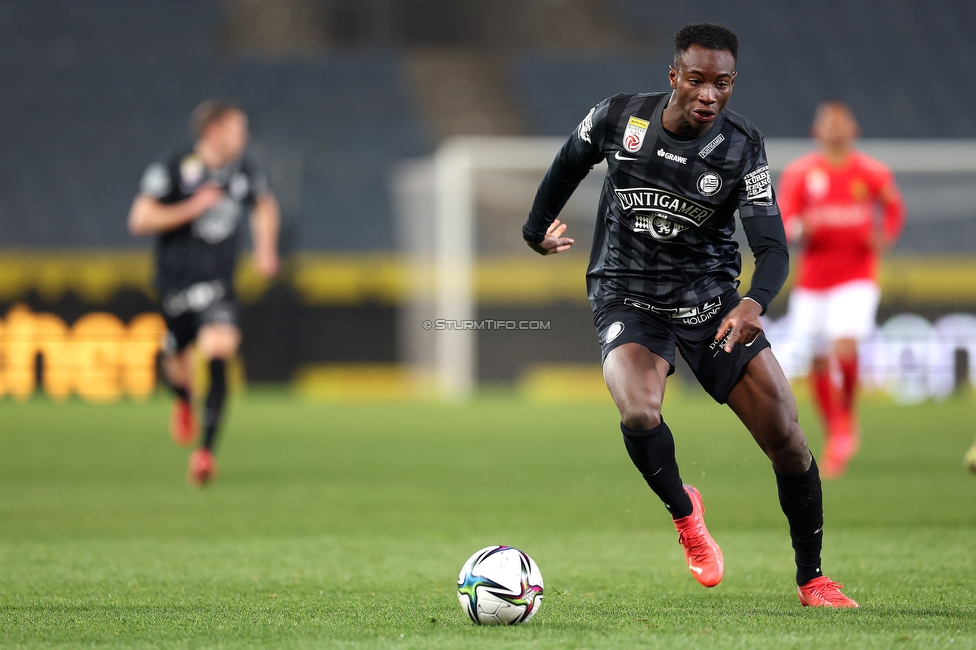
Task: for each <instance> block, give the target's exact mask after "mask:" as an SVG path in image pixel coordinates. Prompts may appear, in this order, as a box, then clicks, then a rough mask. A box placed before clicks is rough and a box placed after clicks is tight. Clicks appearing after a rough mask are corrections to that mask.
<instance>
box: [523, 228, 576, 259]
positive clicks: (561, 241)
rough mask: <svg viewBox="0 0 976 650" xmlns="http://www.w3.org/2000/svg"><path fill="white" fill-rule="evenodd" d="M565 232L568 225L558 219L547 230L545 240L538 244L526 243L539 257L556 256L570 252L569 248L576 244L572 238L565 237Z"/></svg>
mask: <svg viewBox="0 0 976 650" xmlns="http://www.w3.org/2000/svg"><path fill="white" fill-rule="evenodd" d="M564 232H566V224H564V223H562V222H560V221H559V219H556V220H555V221H553V222H552V224H551V225H550V226H549V228H548V229H547V230H546V238H545V239H543V240H542V241H541V242H539V243H538V244H535V243H532V242H530V241H526V242H525V243H526V244H528V245H529V247H530V248H531V249H532V250H534V251H535V252H536V253H538V254H539V255H555V254H556V253H562V252H563V251H568V250H569V247H570V246H572V245H573V244H575V243H576V242H575V241H573V239H571V238H570V237H563V233H564Z"/></svg>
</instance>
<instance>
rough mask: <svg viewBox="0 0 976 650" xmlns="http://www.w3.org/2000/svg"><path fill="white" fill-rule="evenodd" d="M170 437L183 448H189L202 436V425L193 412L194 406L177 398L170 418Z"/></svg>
mask: <svg viewBox="0 0 976 650" xmlns="http://www.w3.org/2000/svg"><path fill="white" fill-rule="evenodd" d="M169 435H170V436H172V438H173V442H175V443H176V444H178V445H180V446H181V447H189V446H190V445H192V444H193V442H194V441H195V440H196V439H197V438H198V437H199V435H200V423H199V422H198V421H197V416H196V414H194V412H193V406H192V405H191V404H190V403H189V402H188V401H186V400H184V399H180V398H179V397H177V398H176V401H175V402H173V410H172V411H171V412H170V416H169Z"/></svg>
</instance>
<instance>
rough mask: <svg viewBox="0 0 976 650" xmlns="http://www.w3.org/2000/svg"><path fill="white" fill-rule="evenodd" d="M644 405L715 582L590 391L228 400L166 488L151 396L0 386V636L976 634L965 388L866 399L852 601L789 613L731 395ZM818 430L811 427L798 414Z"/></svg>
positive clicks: (177, 457) (840, 494) (630, 641)
mask: <svg viewBox="0 0 976 650" xmlns="http://www.w3.org/2000/svg"><path fill="white" fill-rule="evenodd" d="M669 400H670V401H669V402H668V403H667V404H666V409H665V417H666V418H667V419H668V422H669V423H670V425H671V427H672V429H673V430H674V431H675V436H676V439H677V445H678V456H679V461H680V462H681V466H682V470H683V478H684V479H685V481H686V482H688V483H693V484H695V485H696V486H698V487H699V488H700V489H701V491H702V494H703V496H704V499H705V506H706V508H707V515H706V517H707V521H708V523H709V528H710V529H711V532H712V534H713V535H714V536H715V538H716V540H717V541H718V542H719V544H721V546H722V549H723V551H724V553H725V559H726V575H725V580H724V581H723V582H722V584H721V585H719V586H718V587H716V588H714V589H704V588H702V587H700V586H699V585H698V584H697V583H696V582H695V581H694V580H693V578H692V577H691V575H690V574H689V573H688V571H687V570H686V569H685V568H684V564H683V557H682V553H681V548H680V546H679V545H678V544H677V540H676V534H675V533H674V530H673V528H672V526H671V525H670V523H669V519H668V516H667V514H666V512H665V511H664V509H663V507H662V506H661V505H660V503H659V502H658V501H657V500H656V498H654V496H653V494H652V493H651V492H650V491H649V490H648V489H647V488H646V486H645V485H644V483H643V481H642V479H641V478H640V476H639V475H638V474H637V473H636V472H635V471H634V470H633V468H632V467H631V465H630V461H629V459H628V458H627V454H626V452H625V450H624V448H623V444H622V442H621V439H620V433H619V429H618V428H617V422H618V419H617V417H616V412H615V410H614V409H613V406H612V405H611V404H610V403H609V399H608V400H607V402H606V403H605V404H596V405H593V404H590V405H586V404H539V403H532V402H529V401H525V400H520V399H519V398H517V397H515V396H513V395H505V394H496V395H492V394H487V395H484V396H482V397H480V398H478V399H477V400H475V401H473V402H472V403H470V404H468V405H466V406H443V405H436V404H402V405H395V404H391V405H375V404H370V405H312V404H308V403H305V402H302V401H300V400H298V399H297V398H293V397H290V396H289V395H288V394H286V393H281V392H270V391H267V392H262V391H252V392H251V393H249V394H248V395H246V396H242V397H239V398H237V399H235V401H234V402H233V404H232V408H231V410H230V414H229V417H228V420H227V423H226V424H227V426H226V431H225V436H224V439H223V445H222V447H221V449H220V450H219V451H220V454H219V457H220V462H221V469H222V474H221V477H220V479H219V480H218V481H217V483H216V484H214V485H213V486H211V487H209V488H207V489H204V490H201V491H198V490H194V489H192V488H190V487H188V486H187V485H186V484H185V482H184V477H183V472H184V468H185V462H186V456H187V451H186V450H184V449H180V448H178V447H176V446H174V445H173V444H172V443H171V442H170V441H169V437H168V434H167V433H166V418H167V414H168V402H167V401H166V400H164V399H161V398H160V399H156V400H153V401H151V402H149V403H148V404H134V403H122V404H119V405H116V406H110V407H98V406H89V405H85V404H82V403H80V402H69V403H67V404H64V405H55V404H52V403H50V402H48V401H46V400H44V399H36V400H34V401H31V402H29V403H27V404H16V403H14V402H12V401H10V400H9V399H8V400H3V401H0V647H3V648H17V647H35V646H50V645H55V646H69V647H92V646H124V647H190V648H194V647H244V646H258V647H282V648H298V647H340V648H372V647H381V648H385V647H403V648H463V647H492V648H520V647H527V646H532V647H540V648H541V647H557V648H633V647H662V648H669V649H673V648H686V647H687V648H919V647H970V648H972V647H976V476H972V475H970V474H968V473H967V472H966V471H965V470H964V469H963V467H962V462H961V461H962V454H963V452H964V451H965V449H966V448H967V447H968V445H969V444H970V443H971V442H972V439H973V435H974V433H976V405H974V404H973V402H972V401H969V400H958V401H950V402H948V403H945V404H938V405H937V404H931V403H930V404H923V405H920V406H915V407H896V406H893V405H890V404H887V403H883V402H882V401H880V400H878V401H869V402H868V403H866V404H865V405H864V409H863V422H864V445H863V449H862V452H861V454H860V455H859V456H858V457H857V458H856V459H855V461H854V462H853V463H852V466H851V468H850V472H849V474H848V476H846V477H845V478H843V479H842V480H840V481H835V482H831V483H827V484H825V506H826V515H827V520H826V528H825V533H826V537H825V542H826V547H825V550H824V569H825V572H826V573H827V575H829V576H831V577H832V578H834V579H835V580H838V581H840V582H843V583H844V584H845V585H846V589H845V591H846V593H848V594H850V595H852V596H853V597H854V598H855V599H857V600H858V601H859V602H860V603H861V608H860V609H859V610H854V611H823V610H812V609H806V608H802V607H800V605H799V603H798V602H797V598H796V587H795V585H794V582H793V565H792V550H791V549H790V546H789V537H788V534H787V527H786V522H785V520H784V518H783V516H782V514H781V512H780V511H779V507H778V504H777V501H776V489H775V482H774V479H773V475H772V471H771V469H770V467H769V464H768V462H767V461H766V460H765V458H764V457H763V456H762V455H761V454H760V452H759V451H758V449H757V448H756V446H755V444H754V443H753V442H752V441H751V439H750V438H749V436H748V434H747V433H746V432H745V431H744V430H743V429H742V427H741V426H740V425H739V424H738V422H737V421H736V420H735V418H734V416H733V415H732V414H731V413H730V412H729V411H728V410H727V409H725V408H723V407H720V406H717V405H715V404H713V403H712V402H711V401H710V400H708V398H707V397H704V396H699V395H698V394H697V393H695V394H692V393H690V392H688V391H686V392H684V393H682V391H680V390H679V391H676V392H675V394H674V395H671V396H669ZM801 422H803V423H805V426H806V429H807V430H808V434H809V437H810V439H811V444H812V446H813V448H814V449H816V450H819V447H820V439H819V433H818V430H817V427H816V424H815V421H814V417H813V415H812V413H811V411H810V409H809V407H808V406H807V405H805V404H802V403H801ZM489 544H509V545H514V546H518V547H519V548H521V549H523V550H525V551H526V552H528V553H529V554H530V555H532V556H533V558H535V560H536V561H537V562H538V563H539V566H540V567H541V569H542V573H543V575H544V576H545V581H546V583H545V586H546V591H545V599H544V602H543V605H542V609H541V611H540V612H539V614H538V615H537V616H536V617H535V618H534V619H533V620H532V621H530V622H529V623H528V624H526V625H523V626H519V627H514V628H480V627H477V626H475V625H473V624H472V623H470V622H469V621H468V620H467V619H466V618H465V617H464V616H463V614H462V612H461V609H460V607H459V606H458V603H457V597H456V590H455V580H456V578H457V572H458V570H459V569H460V567H461V564H462V563H463V562H464V560H465V559H466V558H467V557H468V556H469V555H470V554H471V553H472V552H474V551H475V550H477V549H478V548H481V547H483V546H486V545H489Z"/></svg>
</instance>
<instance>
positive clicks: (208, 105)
mask: <svg viewBox="0 0 976 650" xmlns="http://www.w3.org/2000/svg"><path fill="white" fill-rule="evenodd" d="M233 112H237V113H243V112H244V111H242V110H241V107H240V106H238V105H237V104H235V103H234V102H232V101H228V100H226V99H208V100H207V101H205V102H202V103H201V104H200V105H199V106H197V107H196V108H195V109H193V114H192V115H191V116H190V130H191V131H192V132H193V135H195V136H196V137H197V138H199V137H201V136H202V135H203V132H204V131H206V130H207V127H208V126H210V125H211V124H213V123H214V122H219V121H220V120H222V119H223V118H224V116H225V115H227V114H228V113H233Z"/></svg>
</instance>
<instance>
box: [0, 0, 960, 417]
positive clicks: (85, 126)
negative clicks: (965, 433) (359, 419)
mask: <svg viewBox="0 0 976 650" xmlns="http://www.w3.org/2000/svg"><path fill="white" fill-rule="evenodd" d="M705 18H707V19H709V20H714V21H718V22H723V23H725V24H727V25H729V26H730V27H732V28H733V29H734V30H735V31H736V32H737V33H738V34H739V37H740V39H741V41H742V48H741V52H740V61H739V68H740V70H741V74H740V78H739V80H738V82H737V85H736V92H735V95H734V98H733V100H732V104H731V106H732V107H733V108H734V109H736V110H738V111H740V112H742V113H743V114H745V115H747V116H748V117H749V118H750V119H752V120H753V121H754V122H755V123H756V124H758V125H759V126H760V128H761V129H762V130H763V131H764V133H765V134H766V136H767V137H768V138H798V137H804V136H806V135H807V133H808V130H809V123H810V120H811V117H812V112H813V108H814V106H815V104H816V103H817V102H818V101H819V100H821V99H823V98H826V97H839V98H843V99H845V100H847V101H848V102H850V104H851V105H852V106H853V108H854V110H855V111H856V112H857V114H858V116H859V117H860V120H861V125H862V130H863V135H864V136H865V137H867V138H943V139H970V138H976V108H974V107H976V88H974V87H973V86H972V85H971V84H965V83H960V79H959V76H958V71H959V70H969V69H972V68H973V67H974V66H976V45H974V42H973V40H972V38H971V37H970V34H969V26H972V25H974V24H976V7H974V6H973V4H972V3H970V2H966V1H965V0H946V1H943V2H935V3H926V4H925V5H924V7H923V6H922V5H919V4H918V3H912V2H880V1H877V0H872V1H870V2H859V3H850V2H841V1H840V0H826V1H825V2H818V3H797V4H794V3H782V4H775V3H773V4H771V3H765V2H759V1H758V0H748V1H746V2H739V3H723V2H717V1H713V0H706V1H704V2H700V3H696V5H695V7H694V8H693V9H691V8H688V7H686V6H685V5H680V4H678V3H659V2H641V1H638V0H614V1H612V2H600V1H597V0H521V1H520V0H504V1H498V2H490V3H484V2H463V1H450V0H330V1H326V0H322V1H318V2H316V1H314V0H223V1H218V0H194V1H189V0H180V1H175V0H174V1H170V2H150V1H148V0H101V1H100V2H99V3H97V5H93V4H92V3H88V2H82V1H80V0H79V1H68V0H58V1H55V2H44V3H36V2H28V1H26V0H0V53H2V54H0V83H2V87H3V88H4V90H5V93H4V97H5V99H4V104H5V106H4V109H3V111H2V112H0V142H2V146H0V318H2V323H0V343H3V345H4V346H5V359H6V361H5V366H4V367H3V368H2V370H3V372H2V373H0V390H2V391H3V392H9V393H13V394H16V395H19V396H26V395H27V394H29V392H30V391H31V390H32V387H33V383H34V381H35V379H38V378H40V379H43V380H46V381H47V383H48V384H52V382H53V385H54V388H50V387H49V390H48V392H52V390H53V391H54V392H57V391H58V388H57V386H56V384H57V382H58V378H57V376H56V373H57V368H58V367H64V366H65V365H66V364H68V365H70V364H75V365H77V366H78V367H81V366H85V365H86V364H88V365H89V366H90V365H92V364H95V365H98V364H102V366H104V365H105V364H106V363H109V365H111V366H112V368H110V369H109V370H106V369H105V367H102V368H101V370H98V369H96V370H97V372H96V370H92V373H94V374H91V373H90V374H89V375H86V376H85V379H84V380H79V379H78V378H77V377H76V378H75V379H74V380H72V381H73V382H74V383H76V384H77V385H79V386H84V385H88V386H89V387H91V386H96V389H91V390H93V391H94V393H99V392H101V393H104V394H105V395H108V396H109V397H110V398H114V396H116V395H117V394H118V393H122V392H125V391H126V390H129V389H131V390H130V392H134V393H139V392H143V393H145V392H146V391H147V390H149V389H150V387H151V372H152V369H151V368H150V367H147V365H146V363H147V362H146V361H145V359H146V354H147V350H149V352H151V349H149V348H147V347H146V345H145V341H146V340H147V337H150V338H151V337H153V336H155V334H153V331H154V330H153V324H152V323H151V322H147V321H141V325H140V326H139V327H141V328H142V329H139V327H135V326H133V327H130V323H131V322H132V319H133V318H135V317H137V316H138V315H140V314H144V313H147V312H151V311H153V309H154V296H153V292H152V289H151V285H150V269H151V261H150V253H149V246H150V242H149V240H148V239H137V238H134V237H131V236H130V235H128V233H127V232H126V229H125V227H124V222H125V215H126V213H127V210H128V207H129V204H130V202H131V200H132V197H133V194H134V192H135V191H136V188H137V185H138V180H139V177H140V175H141V173H142V171H143V170H144V168H145V167H146V165H147V164H148V163H149V162H150V161H152V160H154V159H156V158H157V157H159V156H161V155H162V154H164V153H165V152H167V151H168V150H170V149H172V148H174V147H176V146H177V145H179V144H182V143H185V142H188V141H189V139H190V136H189V133H188V130H187V117H188V115H189V113H190V111H191V110H192V108H193V107H194V106H195V105H196V104H197V103H198V102H199V101H200V100H201V99H203V98H207V97H212V96H217V97H227V98H232V99H235V100H237V101H238V102H240V104H241V105H242V106H243V108H244V109H245V110H246V111H247V112H248V114H249V116H250V118H251V130H252V135H253V141H252V146H251V154H252V156H253V157H254V158H255V159H256V160H257V161H258V162H260V163H261V164H262V165H263V166H264V167H265V168H266V169H267V171H268V172H269V175H270V177H271V181H272V184H273V187H274V190H275V192H276V194H277V196H278V198H279V201H280V203H281V206H282V212H283V229H282V238H281V251H282V253H283V255H284V256H285V260H286V263H285V267H284V272H283V273H282V275H281V277H280V278H279V279H278V280H277V281H275V282H274V283H273V284H265V283H263V282H262V281H260V280H259V279H258V278H257V277H256V276H255V275H253V274H252V273H249V269H248V267H247V265H246V264H242V265H241V272H240V278H239V280H240V281H239V292H240V296H241V299H242V302H243V304H244V320H243V324H244V331H245V338H244V345H243V358H244V360H245V363H246V376H247V378H248V380H249V381H251V382H278V383H291V384H293V385H295V384H297V385H299V386H304V387H306V388H308V387H309V386H311V391H312V392H313V393H315V394H317V395H321V396H325V397H329V396H336V395H338V396H341V395H350V394H351V395H354V396H356V395H359V396H363V395H366V396H368V395H371V394H389V393H390V392H391V391H392V392H394V393H395V392H396V391H397V386H398V384H397V378H398V377H399V374H398V372H399V371H398V369H399V368H401V367H402V364H403V362H404V361H405V359H406V356H407V353H406V351H405V349H404V343H403V336H402V330H403V327H404V326H406V327H411V326H412V327H420V324H419V323H411V322H408V323H406V324H404V323H403V319H404V314H405V313H406V310H405V309H404V305H405V302H406V300H407V295H408V293H409V290H410V287H409V286H407V279H406V278H407V274H406V273H405V271H404V259H403V255H402V242H401V239H402V235H403V233H401V232H398V229H399V228H400V226H399V225H398V222H397V218H396V211H397V203H396V201H395V196H394V194H395V192H394V188H393V186H394V179H395V177H396V175H397V173H398V170H400V169H402V168H403V165H404V164H406V163H407V162H408V161H411V160H414V159H417V158H421V157H425V156H429V155H430V154H432V153H433V152H434V151H435V150H436V148H437V147H438V145H439V144H440V143H441V142H443V141H444V140H445V139H446V138H449V137H450V136H456V135H547V136H563V135H565V134H567V133H569V131H570V130H571V129H572V128H574V127H575V126H576V124H577V123H578V122H579V120H580V118H581V117H582V115H584V114H585V111H586V110H587V108H588V107H589V106H591V105H592V104H594V103H595V102H597V101H599V100H600V99H602V98H603V97H605V96H608V95H610V94H613V93H615V92H620V91H640V90H655V89H660V88H662V87H663V86H664V83H665V75H666V71H667V64H668V62H669V59H670V55H671V34H673V32H674V30H675V29H676V28H677V27H678V26H680V25H681V24H683V23H685V22H687V21H689V20H695V19H705ZM909 180H910V179H909ZM967 182H969V185H964V186H963V187H962V188H959V187H956V188H955V190H956V191H957V192H962V193H963V196H970V197H973V198H974V199H976V186H974V185H973V184H972V179H970V180H969V181H967ZM966 192H968V193H969V194H968V195H966V194H965V193H966ZM967 205H968V208H971V209H967V210H963V211H962V212H961V213H960V212H959V211H958V210H957V211H956V213H954V214H951V215H946V216H945V218H944V219H942V220H939V219H935V220H933V219H931V218H929V219H926V220H924V221H921V222H920V221H918V220H917V219H913V214H912V212H911V202H910V204H909V208H910V212H909V215H908V225H907V227H906V230H905V234H904V236H903V238H902V240H901V241H900V242H899V244H898V246H897V247H896V249H895V251H894V254H893V255H892V257H891V258H889V259H888V260H887V262H886V266H885V286H884V290H885V293H884V301H883V304H882V308H881V319H882V320H884V319H885V318H887V317H889V316H891V315H892V314H895V313H900V312H913V313H916V314H920V315H922V316H924V317H926V318H928V319H929V320H935V319H936V318H938V317H940V316H943V315H945V314H948V313H954V312H974V311H976V265H974V264H973V263H972V262H971V259H972V255H973V253H974V252H976V207H973V206H976V200H970V201H969V202H968V204H967ZM527 208H528V206H527V205H525V206H524V210H527ZM524 210H523V211H522V212H520V213H516V214H513V215H512V218H511V222H510V223H506V224H501V225H499V226H498V227H499V228H508V229H510V230H511V231H512V232H513V233H517V232H518V228H519V226H520V224H521V221H522V218H523V216H524ZM577 234H578V235H582V236H583V238H585V236H587V235H588V233H577ZM580 248H581V249H582V248H584V247H583V246H581V247H580ZM586 253H587V251H586V250H577V251H575V252H574V253H573V254H572V255H574V256H575V257H572V258H570V259H569V260H568V261H567V264H566V265H563V266H560V265H549V266H545V267H544V266H538V267H525V268H531V269H535V271H534V272H537V273H539V274H540V276H539V277H541V278H542V279H541V280H539V282H541V283H542V284H548V285H549V286H552V287H556V288H555V289H553V290H552V291H550V292H547V293H546V294H545V295H543V296H541V297H540V296H539V295H538V294H537V293H532V292H531V291H528V290H526V289H525V288H524V287H523V283H522V282H519V281H518V277H519V276H518V274H512V273H508V274H506V273H495V272H492V271H493V269H492V268H485V269H481V275H480V276H479V284H478V287H477V292H476V295H477V297H478V311H477V314H478V317H479V318H495V319H509V318H517V319H520V318H532V319H538V320H542V321H550V322H552V323H553V328H552V330H550V331H547V332H545V333H544V334H542V333H538V332H532V333H517V334H516V333H510V332H495V333H486V334H484V335H482V336H481V337H480V339H479V350H478V354H479V363H478V367H479V379H480V380H481V381H482V382H486V383H491V382H501V383H512V382H518V381H525V379H526V377H530V376H532V373H533V372H534V371H535V370H538V369H539V368H546V367H558V366H559V364H583V365H584V366H585V365H589V366H595V364H596V363H597V362H598V354H599V352H598V347H597V345H596V341H595V338H594V336H593V334H592V327H591V325H590V315H589V309H588V307H587V306H586V304H585V295H584V290H583V285H582V277H581V272H582V268H583V265H584V264H585V258H586ZM524 255H525V259H526V260H528V259H529V256H530V253H529V251H528V249H525V251H524ZM495 270H497V269H495ZM522 270H523V267H519V271H520V272H521V271H522ZM906 278H909V279H911V280H912V285H911V287H910V289H909V288H906V287H907V284H906ZM537 285H538V282H537V283H536V285H534V286H537ZM783 305H784V303H783V300H779V301H778V302H777V304H776V305H775V306H774V309H773V313H774V314H780V313H782V311H783ZM28 310H29V311H28ZM93 313H101V314H106V313H107V314H111V315H113V316H114V317H116V320H113V319H112V318H109V317H104V316H98V317H96V318H95V319H94V320H92V318H91V316H90V315H91V314H93ZM30 314H34V315H36V314H49V315H53V318H47V317H46V320H44V319H41V320H38V318H36V317H35V316H31V315H30ZM83 317H85V318H87V320H86V319H85V318H83ZM99 319H100V320H99ZM42 321H43V322H42ZM79 323H80V324H79ZM18 328H19V329H18ZM136 330H138V331H136ZM72 331H73V332H74V333H71V332H72ZM25 332H30V333H32V334H29V335H28V334H25ZM84 332H89V333H92V332H94V333H95V334H91V335H90V337H93V342H91V345H89V348H90V349H88V348H86V349H85V350H80V348H78V349H76V348H77V346H76V348H71V351H70V352H68V351H67V350H69V347H70V346H69V345H68V344H67V343H64V342H65V341H69V340H70V341H76V340H77V341H81V340H82V339H83V338H84V336H89V335H85V334H84ZM106 333H107V335H106ZM31 336H33V339H30V337H31ZM72 337H74V338H72ZM140 337H141V338H140ZM25 341H28V342H27V343H25ZM51 341H55V343H51ZM113 341H114V343H113ZM58 342H61V343H64V344H63V345H62V346H61V347H60V348H59V347H57V343H58ZM17 346H19V347H17ZM25 346H26V347H25ZM15 348H16V349H15ZM69 354H70V355H74V356H71V357H70V359H69V358H68V357H67V356H65V355H69ZM18 355H19V356H18ZM58 355H61V356H58ZM56 357H57V358H56ZM106 359H108V360H109V361H108V362H106ZM15 360H19V361H17V362H16V364H15V363H14V361H15ZM28 360H29V361H28ZM69 362H70V364H69ZM28 363H29V367H28V365H27V364H28ZM17 364H20V365H17ZM15 365H16V367H14V366H15ZM18 373H19V374H18ZM99 373H101V374H99ZM107 374H108V375H112V376H111V377H107ZM65 381H66V382H68V381H69V380H67V379H65ZM100 381H101V382H102V384H99V383H98V382H100ZM92 382H94V383H92ZM106 382H107V384H106ZM69 383H70V382H69ZM108 384H112V385H113V386H116V388H115V389H111V388H110V387H109V388H106V386H107V385H108ZM46 385H47V384H46ZM66 385H67V384H66ZM127 387H128V388H127ZM357 387H358V388H357ZM596 388H597V389H598V390H600V391H602V390H603V389H602V388H600V387H599V386H597V387H596ZM61 390H62V392H65V391H68V392H70V390H71V389H70V388H66V387H62V389H61ZM601 395H603V393H601Z"/></svg>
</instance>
